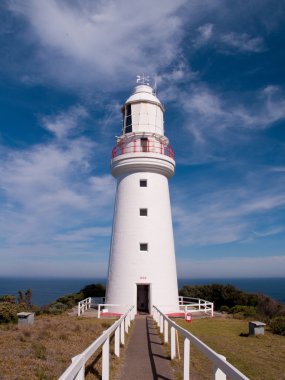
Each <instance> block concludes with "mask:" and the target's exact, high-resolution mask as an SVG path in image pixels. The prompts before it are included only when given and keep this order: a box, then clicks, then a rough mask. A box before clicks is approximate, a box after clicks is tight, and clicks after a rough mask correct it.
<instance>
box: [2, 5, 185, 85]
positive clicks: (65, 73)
mask: <svg viewBox="0 0 285 380" xmlns="http://www.w3.org/2000/svg"><path fill="white" fill-rule="evenodd" d="M184 2H185V1H184V0H179V1H176V2H175V3H174V2H172V1H170V0H167V1H162V2H161V6H158V4H157V3H156V6H153V3H152V2H151V1H150V0H147V1H144V2H143V3H136V2H130V1H122V0H120V1H117V2H115V3H114V2H112V1H105V2H99V3H98V2H90V1H88V0H79V1H77V2H72V3H70V2H68V1H61V2H59V1H56V0H51V1H48V2H39V1H36V0H27V1H26V2H25V3H23V2H21V1H18V0H14V1H8V5H9V9H10V11H11V12H12V13H13V14H14V15H15V17H19V18H20V19H24V20H26V21H27V23H28V25H29V32H28V33H27V34H26V41H30V43H33V44H34V43H35V41H36V42H37V51H36V52H35V55H34V59H36V61H37V62H38V67H39V68H40V69H41V70H42V69H43V70H44V71H45V72H46V73H47V74H48V75H49V76H50V77H52V78H53V79H55V80H56V81H57V82H58V83H64V85H68V86H73V85H75V84H76V85H79V84H81V85H86V84H87V83H90V82H93V83H94V81H95V82H96V83H101V84H102V82H103V81H104V80H105V79H107V78H108V80H109V82H108V83H111V82H110V79H112V82H113V85H114V83H123V82H124V81H125V78H126V77H128V78H130V76H134V75H136V74H137V73H138V71H139V70H143V71H148V72H150V73H154V72H156V71H157V70H158V68H159V67H160V66H161V65H163V66H165V65H167V64H169V63H171V62H172V60H173V59H175V57H176V56H177V54H178V52H179V43H178V42H179V41H180V39H181V38H182V20H181V18H180V17H179V16H178V13H179V9H180V7H181V6H182V5H183V4H184ZM152 52H155V56H156V59H149V56H150V54H151V55H152ZM126 62H127V64H126ZM34 69H36V68H34ZM78 73H80V75H78ZM129 80H130V79H129ZM29 82H31V79H30V77H29ZM108 83H105V85H108Z"/></svg>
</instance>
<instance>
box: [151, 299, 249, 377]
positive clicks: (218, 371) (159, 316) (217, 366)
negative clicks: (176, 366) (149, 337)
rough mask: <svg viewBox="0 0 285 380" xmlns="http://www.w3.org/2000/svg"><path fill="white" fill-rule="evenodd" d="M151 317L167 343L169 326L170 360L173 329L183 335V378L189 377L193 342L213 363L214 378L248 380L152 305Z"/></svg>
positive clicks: (173, 350)
mask: <svg viewBox="0 0 285 380" xmlns="http://www.w3.org/2000/svg"><path fill="white" fill-rule="evenodd" d="M153 318H154V320H155V321H156V322H157V324H158V326H159V328H160V332H161V333H162V334H164V343H168V328H169V327H168V326H170V336H171V339H170V346H171V360H172V359H174V358H175V357H176V339H175V334H176V332H175V331H177V332H179V333H180V334H181V335H182V336H183V337H184V377H183V379H184V380H189V379H190V375H189V374H190V343H193V344H194V346H196V347H197V348H198V349H199V350H200V351H201V352H202V353H203V354H204V355H205V356H206V357H207V358H208V359H209V360H210V361H211V362H212V363H213V366H214V372H213V373H214V375H213V379H214V380H219V379H225V378H226V376H228V377H229V378H231V379H234V380H248V377H246V376H245V375H244V374H243V373H241V372H240V371H239V370H238V369H237V368H235V367H234V366H233V365H232V364H230V363H228V362H227V361H226V358H225V357H223V356H222V355H219V354H218V353H217V352H215V351H214V350H212V349H211V348H210V347H208V346H207V345H206V344H205V343H203V342H202V341H201V340H200V339H198V338H197V337H196V336H194V335H193V334H191V333H190V332H189V331H187V330H185V329H183V328H182V327H181V326H179V325H177V323H175V322H174V321H172V320H171V319H170V318H168V317H167V316H166V315H165V314H164V313H162V312H161V311H160V310H159V309H158V308H157V307H156V306H153Z"/></svg>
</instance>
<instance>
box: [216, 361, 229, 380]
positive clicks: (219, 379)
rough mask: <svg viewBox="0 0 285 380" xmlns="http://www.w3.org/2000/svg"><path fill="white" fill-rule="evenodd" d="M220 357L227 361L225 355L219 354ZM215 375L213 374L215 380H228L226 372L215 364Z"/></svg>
mask: <svg viewBox="0 0 285 380" xmlns="http://www.w3.org/2000/svg"><path fill="white" fill-rule="evenodd" d="M219 357H220V358H221V359H223V360H224V361H225V362H226V361H227V359H226V357H225V356H223V355H219ZM213 375H214V376H213V378H214V380H227V376H226V375H225V374H224V372H223V371H222V370H221V369H220V368H218V367H216V366H214V373H213Z"/></svg>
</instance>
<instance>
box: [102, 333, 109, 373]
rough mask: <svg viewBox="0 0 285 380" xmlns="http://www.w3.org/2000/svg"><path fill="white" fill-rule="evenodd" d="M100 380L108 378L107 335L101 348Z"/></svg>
mask: <svg viewBox="0 0 285 380" xmlns="http://www.w3.org/2000/svg"><path fill="white" fill-rule="evenodd" d="M102 380H109V337H108V338H107V339H106V341H105V343H104V344H103V348H102Z"/></svg>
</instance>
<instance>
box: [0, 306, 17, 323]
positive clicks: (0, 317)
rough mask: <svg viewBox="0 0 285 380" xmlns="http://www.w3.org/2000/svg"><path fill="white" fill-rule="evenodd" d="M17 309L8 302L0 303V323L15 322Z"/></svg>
mask: <svg viewBox="0 0 285 380" xmlns="http://www.w3.org/2000/svg"><path fill="white" fill-rule="evenodd" d="M17 313H18V308H17V305H16V304H13V303H10V302H1V303H0V323H9V322H16V321H17Z"/></svg>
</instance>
